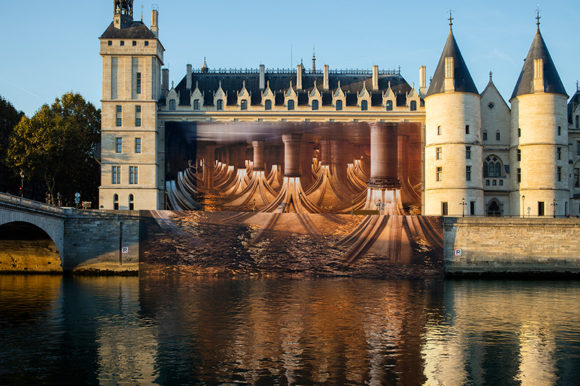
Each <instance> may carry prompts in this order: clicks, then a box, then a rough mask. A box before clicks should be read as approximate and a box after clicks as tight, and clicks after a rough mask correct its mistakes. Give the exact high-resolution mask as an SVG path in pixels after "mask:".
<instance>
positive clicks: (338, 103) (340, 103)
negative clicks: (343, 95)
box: [336, 99, 342, 111]
mask: <svg viewBox="0 0 580 386" xmlns="http://www.w3.org/2000/svg"><path fill="white" fill-rule="evenodd" d="M340 110H342V101H341V100H340V99H339V100H337V101H336V111H340Z"/></svg>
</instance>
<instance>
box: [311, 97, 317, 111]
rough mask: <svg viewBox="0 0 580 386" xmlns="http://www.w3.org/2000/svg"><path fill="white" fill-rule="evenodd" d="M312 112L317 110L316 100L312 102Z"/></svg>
mask: <svg viewBox="0 0 580 386" xmlns="http://www.w3.org/2000/svg"><path fill="white" fill-rule="evenodd" d="M312 110H318V99H314V100H313V101H312Z"/></svg>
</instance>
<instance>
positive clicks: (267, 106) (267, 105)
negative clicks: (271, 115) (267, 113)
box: [264, 99, 272, 110]
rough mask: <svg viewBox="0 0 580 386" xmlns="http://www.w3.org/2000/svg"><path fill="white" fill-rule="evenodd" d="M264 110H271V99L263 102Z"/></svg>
mask: <svg viewBox="0 0 580 386" xmlns="http://www.w3.org/2000/svg"><path fill="white" fill-rule="evenodd" d="M264 108H265V109H266V110H272V100H271V99H266V102H264Z"/></svg>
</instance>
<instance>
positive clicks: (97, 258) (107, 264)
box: [0, 193, 139, 272]
mask: <svg viewBox="0 0 580 386" xmlns="http://www.w3.org/2000/svg"><path fill="white" fill-rule="evenodd" d="M138 262H139V214H138V213H136V212H103V211H85V210H76V209H73V208H59V207H56V206H52V205H48V204H44V203H40V202H37V201H33V200H28V199H26V198H22V197H16V196H12V195H9V194H5V193H0V271H36V272H59V271H100V272H103V271H105V272H106V271H110V272H137V270H138Z"/></svg>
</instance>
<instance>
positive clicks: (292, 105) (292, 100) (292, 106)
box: [288, 99, 294, 110]
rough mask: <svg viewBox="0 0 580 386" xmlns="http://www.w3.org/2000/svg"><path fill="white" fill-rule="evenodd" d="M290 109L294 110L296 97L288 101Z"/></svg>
mask: <svg viewBox="0 0 580 386" xmlns="http://www.w3.org/2000/svg"><path fill="white" fill-rule="evenodd" d="M288 110H294V99H290V100H289V101H288Z"/></svg>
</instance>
